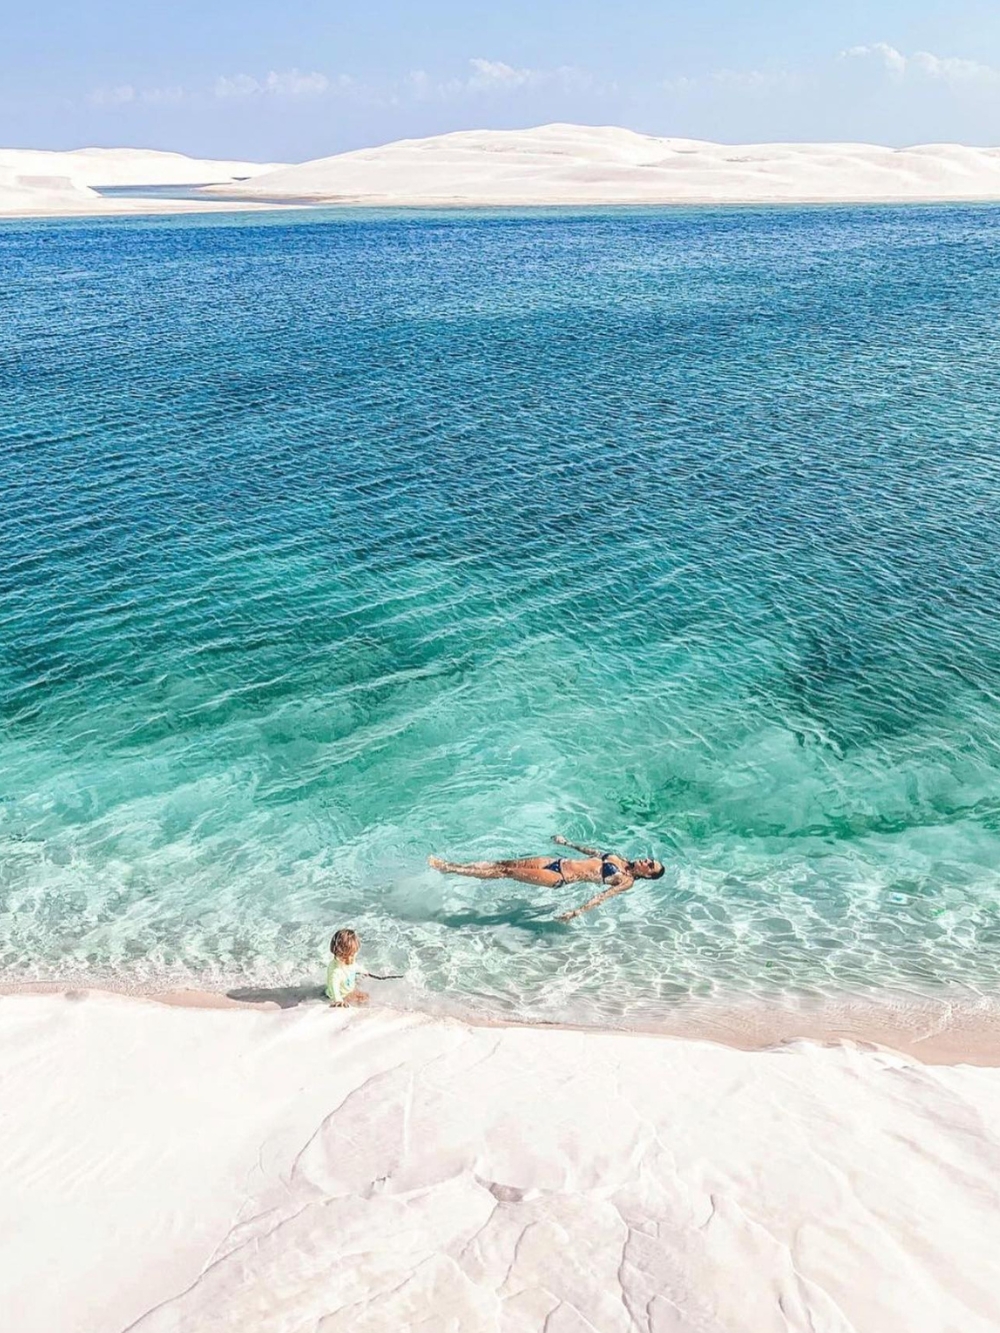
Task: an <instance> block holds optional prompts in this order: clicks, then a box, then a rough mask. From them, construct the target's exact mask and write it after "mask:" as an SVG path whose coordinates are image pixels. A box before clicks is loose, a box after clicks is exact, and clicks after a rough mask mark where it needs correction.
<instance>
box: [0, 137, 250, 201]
mask: <svg viewBox="0 0 1000 1333" xmlns="http://www.w3.org/2000/svg"><path fill="white" fill-rule="evenodd" d="M275 169H276V164H275V163H273V162H268V163H261V162H233V161H215V160H211V159H204V158H194V157H186V156H185V155H184V154H183V153H162V152H158V151H156V150H154V149H150V148H77V149H73V150H72V151H70V152H48V151H43V150H36V149H32V148H0V215H2V214H4V213H7V214H46V213H54V214H66V215H73V214H81V213H91V212H96V213H110V212H120V211H127V212H134V211H143V208H142V205H143V203H144V201H141V200H121V201H119V200H109V199H102V198H101V196H100V195H99V194H97V192H96V190H95V189H94V187H95V186H122V185H207V184H219V183H224V182H227V181H233V180H234V179H236V178H241V177H246V176H253V175H256V174H258V173H260V172H270V171H273V170H275ZM170 202H171V203H173V202H174V201H170ZM185 203H186V201H179V204H180V207H184V206H185ZM136 204H138V205H139V208H138V209H137V208H136V207H135V205H136ZM213 205H214V206H216V207H217V206H218V205H217V204H214V201H212V202H210V205H209V206H213ZM123 206H124V207H123ZM146 206H147V208H148V207H149V206H152V207H153V208H155V209H156V210H157V211H160V212H162V211H163V203H162V201H158V200H153V201H149V202H148V203H147V205H146ZM186 206H187V207H188V208H190V207H192V205H191V204H190V203H187V204H186ZM193 206H194V207H195V208H197V207H199V206H200V207H204V206H205V205H199V204H198V203H195V204H194V205H193Z"/></svg>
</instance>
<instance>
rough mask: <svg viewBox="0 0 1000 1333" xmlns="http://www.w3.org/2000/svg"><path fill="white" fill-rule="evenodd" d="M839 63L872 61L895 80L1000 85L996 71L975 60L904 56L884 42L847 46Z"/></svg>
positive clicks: (928, 54)
mask: <svg viewBox="0 0 1000 1333" xmlns="http://www.w3.org/2000/svg"><path fill="white" fill-rule="evenodd" d="M840 55H841V59H849V60H874V61H877V62H878V63H879V64H881V65H882V66H883V67H884V68H885V69H886V70H887V71H888V72H889V74H890V75H891V76H892V78H894V79H896V80H902V79H904V78H912V77H914V76H916V77H923V78H926V79H934V80H938V81H940V82H943V83H951V84H969V83H995V82H997V81H1000V70H997V69H994V68H993V67H992V66H991V65H983V64H981V63H980V62H979V61H978V60H966V59H963V58H962V57H960V56H936V55H934V54H933V53H932V52H930V51H915V52H914V53H913V55H904V54H903V52H902V51H899V50H897V49H896V47H894V46H890V45H889V43H888V42H873V43H872V44H871V45H870V46H851V47H848V49H847V50H846V51H841V53H840Z"/></svg>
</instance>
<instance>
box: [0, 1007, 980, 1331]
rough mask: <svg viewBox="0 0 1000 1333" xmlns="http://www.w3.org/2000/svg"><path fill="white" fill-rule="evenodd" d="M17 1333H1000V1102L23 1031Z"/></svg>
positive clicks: (300, 1045) (137, 1028)
mask: <svg viewBox="0 0 1000 1333" xmlns="http://www.w3.org/2000/svg"><path fill="white" fill-rule="evenodd" d="M0 1034H2V1037H3V1050H4V1070H3V1080H4V1092H3V1098H2V1102H0V1118H2V1132H3V1146H4V1150H3V1153H2V1154H0V1235H2V1237H3V1252H4V1262H3V1264H2V1265H0V1304H2V1308H3V1309H4V1310H5V1317H6V1324H7V1326H9V1327H10V1328H11V1329H16V1330H17V1333H53V1330H58V1331H59V1333H119V1331H120V1330H123V1329H132V1330H134V1333H224V1331H226V1330H233V1333H237V1331H238V1333H313V1330H317V1329H322V1330H323V1333H338V1330H344V1331H345V1333H346V1331H347V1330H351V1331H352V1333H375V1331H376V1330H377V1331H378V1333H384V1330H386V1329H424V1330H427V1331H428V1333H442V1331H443V1330H453V1333H473V1331H475V1333H479V1331H480V1330H481V1331H482V1333H494V1330H501V1331H502V1333H520V1331H522V1330H523V1331H524V1333H539V1330H542V1329H546V1330H548V1333H571V1330H572V1331H574V1333H575V1331H576V1330H591V1331H593V1330H595V1329H596V1330H600V1331H601V1333H617V1331H620V1333H626V1330H631V1329H639V1330H645V1331H647V1333H807V1330H812V1333H896V1331H897V1330H898V1331H899V1333H902V1331H903V1330H905V1331H906V1333H944V1330H946V1329H954V1330H961V1333H996V1329H997V1328H998V1327H1000V1256H998V1251H997V1246H996V1218H997V1215H998V1208H1000V1070H997V1069H991V1068H970V1067H961V1066H959V1067H951V1068H933V1067H930V1066H925V1065H921V1064H919V1063H917V1062H915V1061H913V1060H910V1059H907V1058H904V1057H902V1056H898V1055H892V1054H888V1053H885V1052H878V1051H862V1050H859V1049H857V1048H852V1047H846V1046H839V1047H824V1046H820V1045H814V1044H810V1043H805V1042H803V1043H797V1044H795V1045H794V1046H791V1047H788V1048H784V1049H781V1050H777V1051H773V1052H764V1053H761V1052H758V1053H748V1052H743V1051H736V1050H732V1049H729V1048H727V1047H723V1046H713V1045H710V1044H707V1043H698V1042H686V1041H679V1040H674V1039H670V1038H660V1037H647V1036H634V1035H625V1034H616V1035H613V1034H600V1033H593V1032H591V1033H581V1032H572V1031H565V1030H559V1029H545V1030H539V1029H525V1028H520V1029H512V1028H507V1029H504V1028H470V1027H467V1026H465V1025H463V1024H460V1023H457V1022H443V1021H439V1020H431V1019H428V1018H424V1017H419V1016H416V1015H403V1014H395V1013H391V1012H381V1013H373V1014H356V1013H355V1014H352V1013H346V1012H345V1013H337V1012H331V1011H330V1010H328V1009H326V1008H324V1007H321V1006H316V1007H306V1008H302V1009H299V1010H292V1011H289V1012H287V1013H267V1012H259V1011H258V1012H247V1011H242V1012H241V1011H234V1010H216V1011H211V1010H198V1009H180V1008H168V1007H165V1006H160V1005H157V1004H153V1003H149V1002H143V1001H138V1000H132V999H128V998H122V997H112V996H103V995H96V994H91V995H89V996H85V997H83V998H80V999H77V1000H75V1001H74V1000H71V999H67V998H63V997H61V996H25V995H20V996H13V997H7V998H4V999H2V1000H0Z"/></svg>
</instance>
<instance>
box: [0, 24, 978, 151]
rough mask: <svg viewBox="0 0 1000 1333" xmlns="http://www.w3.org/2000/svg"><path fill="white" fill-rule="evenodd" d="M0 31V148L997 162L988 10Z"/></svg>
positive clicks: (112, 26)
mask: <svg viewBox="0 0 1000 1333" xmlns="http://www.w3.org/2000/svg"><path fill="white" fill-rule="evenodd" d="M2 32H3V40H2V43H0V145H3V146H10V147H40V148H72V147H79V146H81V145H84V144H101V145H109V146H111V145H114V146H117V145H134V146H143V147H156V148H173V149H177V150H179V151H182V152H189V153H193V154H196V155H202V156H233V157H244V156H245V157H251V158H257V159H261V160H264V159H267V160H286V161H295V160H302V159H304V158H309V157H319V156H324V155H326V154H328V153H334V152H340V151H342V150H344V149H347V148H356V147H361V146H363V145H366V144H373V143H380V142H384V141H387V140H389V139H396V138H402V137H411V136H419V135H426V134H438V133H442V132H444V131H447V130H453V129H468V128H474V127H481V126H489V127H511V128H514V127H519V126H527V125H535V124H540V123H544V122H546V121H552V120H571V121H581V122H585V123H589V124H619V125H628V126H630V127H632V128H634V129H638V130H643V131H646V132H649V133H654V134H668V135H680V136H684V137H690V138H705V139H719V140H723V141H726V142H737V143H738V142H749V141H756V140H762V139H772V140H773V139H798V140H803V139H855V140H856V139H863V140H868V141H876V142H883V143H890V144H906V143H916V142H928V141H942V140H959V141H963V142H966V143H976V144H990V143H992V144H998V143H1000V3H997V0H953V2H952V3H943V2H942V0H906V2H905V3H904V0H881V2H880V0H867V2H864V0H838V3H833V0H822V3H814V2H812V0H799V3H792V2H791V0H756V2H753V0H743V2H742V3H741V2H740V0H701V2H700V3H691V2H690V0H686V2H685V3H676V2H675V0H659V2H658V3H657V2H655V0H617V3H601V4H597V3H595V2H594V0H574V2H573V3H569V2H565V3H555V2H554V0H503V2H502V3H496V4H493V5H490V6H481V7H480V6H471V5H469V4H467V3H459V2H458V0H423V2H422V3H420V2H416V0H414V2H413V3H409V4H403V3H380V2H379V0H369V3H359V2H358V0H350V3H344V0H282V3H276V2H275V0H267V2H266V3H265V2H264V0H171V3H169V4H164V3H157V4H152V3H150V2H149V0H86V3H80V0H57V2H56V0H36V3H30V0H29V3H26V4H20V5H18V6H17V7H16V8H14V7H13V6H11V7H10V9H8V12H7V16H6V17H5V20H4V24H3V29H2Z"/></svg>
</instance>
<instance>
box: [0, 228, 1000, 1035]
mask: <svg viewBox="0 0 1000 1333" xmlns="http://www.w3.org/2000/svg"><path fill="white" fill-rule="evenodd" d="M0 272H2V273H3V283H2V288H0V356H2V362H0V365H2V371H0V374H2V380H0V395H2V399H0V406H2V426H0V429H2V432H3V445H2V454H0V480H2V510H0V550H2V561H0V608H2V609H0V711H2V724H0V725H2V730H0V963H2V966H3V968H4V971H5V973H6V975H7V976H8V978H17V977H27V976H36V977H49V976H53V975H70V974H80V973H86V974H89V975H97V976H109V975H110V976H114V977H117V978H118V979H123V980H131V981H134V982H137V983H143V984H144V983H147V982H149V981H152V980H161V979H174V980H179V979H189V978H190V979H199V980H208V981H212V982H216V983H220V982H231V983H239V982H244V983H247V984H250V983H257V984H278V983H280V982H287V981H298V980H303V979H308V978H309V977H310V976H316V977H317V978H320V977H321V976H322V968H323V964H324V951H325V947H326V941H327V939H328V936H329V933H330V931H331V929H332V928H334V927H337V926H341V925H354V926H356V927H357V928H358V929H359V930H360V931H361V932H362V933H363V935H364V936H365V941H366V957H367V960H368V962H369V964H371V965H372V966H373V967H375V966H379V965H381V966H384V967H386V968H392V969H393V970H405V971H406V973H407V983H408V986H409V988H410V990H411V991H414V992H420V993H423V994H424V995H425V997H426V998H427V999H428V1001H430V1002H434V1001H435V999H440V997H441V996H443V995H445V994H447V995H450V996H451V997H453V998H456V999H457V1000H459V1001H461V1002H462V1003H463V1004H467V1005H471V1006H474V1007H477V1008H480V1009H486V1010H492V1011H498V1010H499V1011H509V1010H512V1009H513V1010H516V1011H518V1012H523V1013H532V1014H536V1015H544V1016H546V1017H570V1016H575V1017H577V1018H582V1019H584V1020H587V1019H593V1018H600V1019H607V1018H609V1017H612V1016H615V1015H619V1014H622V1013H629V1012H638V1011H640V1010H642V1011H643V1012H646V1013H653V1014H655V1013H656V1012H657V1009H658V1007H660V1008H662V1007H664V1006H669V1005H674V1004H676V1002H677V1001H678V1000H680V999H683V998H685V997H691V996H698V997H712V996H713V995H715V996H718V995H722V994H727V995H731V994H742V995H753V996H758V997H759V996H764V997H767V996H775V995H787V994H791V993H795V994H799V993H801V992H803V991H804V992H807V993H816V992H819V993H823V994H831V993H836V992H844V991H858V990H865V989H871V988H875V989H877V988H881V987H893V988H897V989H898V988H903V989H911V990H916V991H920V992H926V993H935V992H942V991H949V990H954V989H955V988H956V987H957V988H963V987H964V988H972V989H973V990H990V989H995V988H996V985H997V982H998V972H1000V965H998V959H1000V953H998V949H1000V871H998V866H1000V622H998V617H997V607H998V593H1000V554H998V545H997V515H998V501H1000V454H998V443H1000V356H998V353H1000V335H998V328H1000V210H997V209H995V208H991V207H988V206H983V207H966V206H961V207H933V208H921V207H906V208H830V209H816V208H812V209H790V208H784V209H773V210H767V209H707V208H706V209H684V210H662V211H660V210H621V211H617V212H615V211H611V212H583V213H557V212H546V211H531V212H524V213H509V214H508V213H478V214H467V213H461V212H452V213H443V214H428V213H424V214H421V213H396V214H392V213H357V212H354V213H351V212H347V211H344V212H339V213H338V212H334V211H331V212H329V213H292V214H272V215H267V216H264V217H262V216H261V215H254V216H252V217H250V216H240V217H225V218H220V217H218V216H211V217H201V218H175V219H142V220H125V219H115V220H110V221H99V222H95V221H90V220H88V221H82V222H72V223H67V222H61V223H51V222H50V223H44V222H30V223H29V222H23V223H22V222H15V223H10V222H8V223H5V224H2V225H0ZM554 832H563V833H565V834H566V835H568V836H570V837H576V838H577V839H580V840H583V841H585V842H586V841H589V840H591V839H593V840H595V841H596V842H598V843H600V844H601V845H604V846H607V847H610V848H614V849H617V850H620V851H622V852H624V853H626V854H640V853H643V852H645V851H646V850H647V849H651V850H652V851H653V852H654V854H656V855H659V856H661V857H662V858H663V859H664V860H665V861H666V863H667V873H666V875H665V877H664V878H663V879H662V880H660V881H658V882H655V883H644V884H640V885H638V886H637V887H636V888H635V890H634V891H633V892H631V893H629V894H626V895H624V896H623V897H621V898H618V899H616V900H615V901H614V902H613V903H611V904H609V905H607V906H606V907H604V908H603V909H601V910H599V911H597V912H595V913H593V914H592V915H591V916H589V917H585V918H583V919H582V920H580V921H577V922H575V923H573V924H572V925H568V926H563V925H559V924H557V923H554V921H553V914H554V912H555V911H556V910H563V909H564V908H565V907H567V906H570V905H573V904H574V903H575V902H576V901H578V900H580V894H581V891H580V889H579V888H576V889H568V890H563V891H561V892H560V893H559V894H558V895H555V896H554V895H552V894H551V893H549V892H547V891H545V890H541V889H537V890H536V889H531V888H528V887H525V886H520V885H516V884H509V883H497V882H491V883H480V882H478V881H475V880H467V879H456V878H444V877H442V876H440V875H437V874H435V873H434V872H432V871H429V870H428V869H427V868H426V866H425V858H426V856H427V854H428V853H429V852H439V853H442V854H444V855H446V856H449V857H453V858H456V859H466V858H469V859H472V858H482V857H488V856H494V855H510V854H537V853H541V852H544V851H546V850H547V848H548V846H549V844H548V838H549V836H550V835H551V834H552V833H554ZM584 895H586V890H584Z"/></svg>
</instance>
